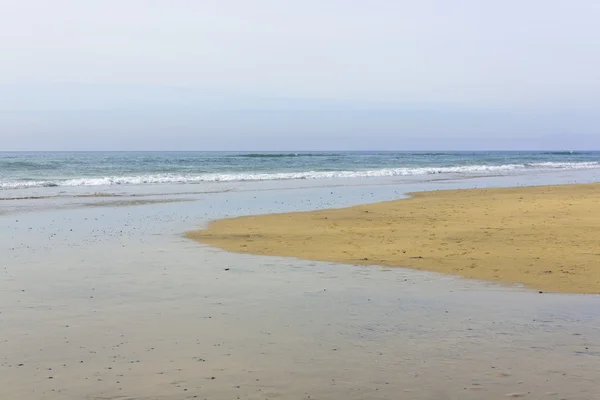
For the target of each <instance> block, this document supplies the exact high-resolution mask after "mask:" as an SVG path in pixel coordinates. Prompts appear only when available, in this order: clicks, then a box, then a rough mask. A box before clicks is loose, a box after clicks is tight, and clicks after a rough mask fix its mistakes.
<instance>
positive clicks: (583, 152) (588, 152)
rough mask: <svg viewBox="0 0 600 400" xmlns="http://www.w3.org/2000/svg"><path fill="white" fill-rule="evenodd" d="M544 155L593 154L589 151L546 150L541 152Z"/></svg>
mask: <svg viewBox="0 0 600 400" xmlns="http://www.w3.org/2000/svg"><path fill="white" fill-rule="evenodd" d="M541 154H543V155H546V156H579V155H584V154H594V153H593V152H591V151H547V152H544V153H541Z"/></svg>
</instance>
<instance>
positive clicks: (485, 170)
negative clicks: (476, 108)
mask: <svg viewBox="0 0 600 400" xmlns="http://www.w3.org/2000/svg"><path fill="white" fill-rule="evenodd" d="M593 168H600V162H541V163H531V164H506V165H465V166H454V167H420V168H382V169H375V170H356V171H302V172H279V173H253V172H242V173H222V174H214V173H213V174H149V175H140V176H112V177H101V178H77V179H66V180H47V181H26V180H13V181H6V180H5V181H0V188H2V189H19V188H31V187H56V186H111V185H142V184H161V183H162V184H165V183H179V184H185V183H201V182H243V181H269V180H294V179H332V178H370V177H394V176H412V175H432V174H462V175H485V174H490V173H493V174H507V175H508V174H511V173H519V172H520V171H521V172H522V171H531V170H538V171H554V170H581V169H593Z"/></svg>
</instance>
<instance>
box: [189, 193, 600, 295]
mask: <svg viewBox="0 0 600 400" xmlns="http://www.w3.org/2000/svg"><path fill="white" fill-rule="evenodd" d="M408 194H409V195H410V196H411V197H410V198H407V199H400V200H393V201H387V202H381V203H374V204H367V205H360V206H354V207H349V208H337V209H326V210H317V211H308V212H292V213H283V214H266V215H258V216H245V217H237V218H230V219H221V220H217V221H213V222H211V223H210V224H209V226H208V227H207V229H202V230H196V231H191V232H188V233H186V237H188V238H189V239H193V240H196V241H198V242H200V243H203V244H208V245H211V246H214V247H218V248H221V249H223V250H226V251H230V252H235V253H246V254H256V255H268V256H279V257H293V258H299V259H307V260H313V261H325V262H335V263H341V264H350V265H378V266H386V267H403V268H411V269H417V270H426V271H432V272H438V273H444V274H451V275H458V276H462V277H465V278H470V279H478V280H484V281H492V282H499V283H504V284H523V285H524V286H526V287H528V288H532V289H537V290H542V291H550V292H559V293H585V294H588V293H589V294H597V293H600V266H599V262H600V250H598V243H599V242H600V184H598V183H592V184H568V185H555V186H526V187H513V188H491V189H460V190H438V191H426V192H414V193H408ZM466 221H468V222H466Z"/></svg>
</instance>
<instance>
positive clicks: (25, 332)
mask: <svg viewBox="0 0 600 400" xmlns="http://www.w3.org/2000/svg"><path fill="white" fill-rule="evenodd" d="M550 178H552V179H554V177H553V176H550V175H548V178H546V175H544V176H535V177H532V178H531V179H532V180H535V182H537V183H539V181H540V180H543V179H550ZM565 179H568V180H571V179H573V178H572V176H571V174H569V175H568V176H566V177H565ZM582 179H584V178H582ZM585 179H586V180H587V175H586V178H585ZM590 179H591V178H590ZM544 182H547V181H544ZM334 183H335V182H334ZM390 183H392V182H390ZM519 183H523V179H521V178H519V180H516V179H515V178H510V179H509V178H494V179H480V180H470V181H469V183H468V184H467V183H464V182H459V181H454V182H453V181H444V182H436V183H435V184H427V183H417V184H414V185H413V184H404V185H400V184H398V182H395V183H394V184H385V185H379V186H377V185H370V186H358V185H357V186H333V185H332V186H331V187H327V188H323V187H321V188H313V187H301V185H303V184H304V185H308V184H310V182H300V183H294V185H297V186H294V187H292V185H291V184H290V183H289V182H287V183H286V182H281V183H277V184H274V183H273V184H272V183H269V184H264V183H251V184H250V183H248V185H247V186H246V187H245V189H244V190H240V191H237V192H236V191H233V192H227V193H208V194H205V195H202V196H197V197H198V201H187V202H176V203H155V204H146V205H143V206H134V205H132V206H130V207H111V208H107V207H86V206H85V204H86V203H87V202H88V201H90V200H89V199H88V200H80V201H79V202H78V203H79V204H80V207H79V208H73V201H72V200H70V199H68V198H61V199H47V200H34V201H32V202H31V203H35V204H36V205H35V210H36V211H31V210H33V209H32V208H27V207H25V206H26V205H27V203H28V201H26V200H23V201H19V202H17V203H18V204H16V205H11V204H10V203H11V202H8V201H7V202H2V203H1V204H0V209H2V207H5V209H7V211H8V214H7V215H5V216H1V217H0V236H1V237H2V240H0V255H2V257H1V258H0V399H19V400H40V399H42V400H81V399H113V400H117V399H119V400H124V399H138V400H141V399H153V400H154V399H160V400H176V399H177V400H179V399H216V400H219V399H223V400H225V399H237V398H241V399H256V400H264V399H309V398H310V399H348V400H362V399H377V400H379V399H381V400H384V399H419V400H439V399H448V400H459V399H460V400H481V399H505V398H521V397H522V398H524V399H526V400H529V399H531V400H542V399H544V400H548V399H561V398H564V399H577V400H597V398H598V396H597V394H598V393H599V392H600V382H599V381H598V379H597V378H598V377H597V375H598V374H597V370H598V365H600V342H599V340H598V338H600V314H599V313H598V300H599V299H600V296H591V295H589V296H587V295H586V296H572V295H562V294H552V293H544V294H542V295H540V294H538V293H537V292H532V291H529V290H524V289H522V288H514V287H510V288H507V287H505V286H503V285H498V284H495V283H489V282H482V281H477V280H466V279H461V278H458V277H455V276H452V275H441V274H436V273H431V272H427V271H416V270H411V269H405V268H373V267H371V266H348V265H343V264H335V263H321V262H313V261H306V260H301V259H293V258H277V257H262V256H254V255H246V254H236V253H231V252H225V251H221V250H219V249H215V248H213V247H209V246H200V245H198V244H197V243H196V242H193V241H191V240H188V239H186V238H184V237H183V235H182V232H184V231H186V230H189V229H192V228H193V227H194V226H195V225H196V224H197V223H202V224H204V223H209V222H210V221H212V220H218V219H223V218H227V217H232V216H242V215H257V214H265V213H285V212H292V211H302V210H315V209H326V208H332V207H337V208H340V207H348V206H351V205H358V204H364V203H367V202H381V201H388V200H392V199H397V198H398V196H400V193H403V192H409V191H411V192H415V191H422V190H432V189H437V188H459V187H466V186H467V185H480V186H483V185H487V186H492V185H493V186H498V185H501V184H506V185H512V186H514V185H516V184H519ZM548 183H551V182H548ZM461 185H462V186H461ZM278 187H279V188H280V189H279V190H274V189H276V188H278ZM177 189H178V188H177V187H173V186H169V187H164V188H161V190H162V192H163V193H173V192H176V191H177ZM198 189H201V190H202V188H193V190H194V191H198ZM264 189H267V190H264ZM290 189H292V190H290ZM150 190H152V193H155V191H156V189H155V188H141V189H140V191H148V192H149V191H150ZM193 197H196V196H193ZM122 199H129V198H128V197H121V198H120V199H119V200H122ZM119 200H117V201H119ZM99 201H102V202H107V201H109V199H103V200H99ZM22 203H25V204H22ZM19 205H22V206H23V209H21V208H20V207H17V206H19ZM67 207H68V208H67ZM15 209H19V210H18V212H14V211H13V210H15ZM28 210H29V211H28Z"/></svg>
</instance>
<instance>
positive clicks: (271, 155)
mask: <svg viewBox="0 0 600 400" xmlns="http://www.w3.org/2000/svg"><path fill="white" fill-rule="evenodd" d="M336 155H338V154H326V153H248V154H235V155H231V156H230V157H245V158H286V157H331V156H336Z"/></svg>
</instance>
